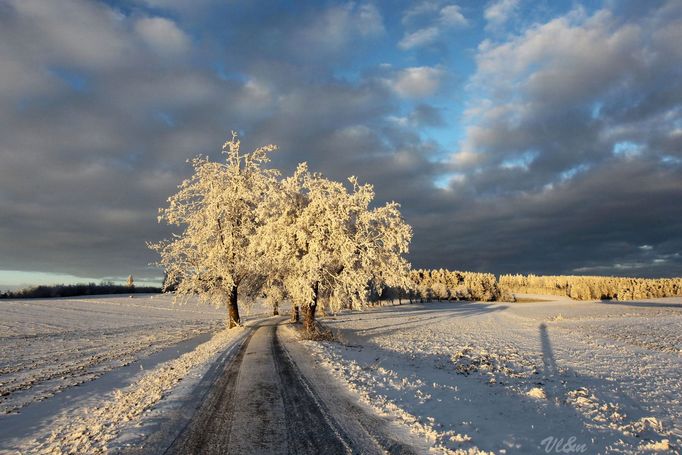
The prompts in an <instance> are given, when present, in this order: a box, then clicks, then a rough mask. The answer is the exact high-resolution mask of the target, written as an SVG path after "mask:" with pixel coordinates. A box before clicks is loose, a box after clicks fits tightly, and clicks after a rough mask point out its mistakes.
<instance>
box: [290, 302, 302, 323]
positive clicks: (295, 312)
mask: <svg viewBox="0 0 682 455" xmlns="http://www.w3.org/2000/svg"><path fill="white" fill-rule="evenodd" d="M299 319H300V318H299V315H298V306H297V305H294V306H293V307H291V322H298V320H299Z"/></svg>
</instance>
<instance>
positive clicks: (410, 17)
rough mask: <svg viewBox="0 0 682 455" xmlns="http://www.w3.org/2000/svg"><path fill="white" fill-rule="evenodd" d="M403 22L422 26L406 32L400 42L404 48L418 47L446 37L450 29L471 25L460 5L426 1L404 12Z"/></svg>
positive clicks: (410, 25)
mask: <svg viewBox="0 0 682 455" xmlns="http://www.w3.org/2000/svg"><path fill="white" fill-rule="evenodd" d="M402 23H403V24H406V25H407V26H409V27H412V26H413V25H415V24H421V26H420V27H418V28H416V29H414V30H412V31H410V32H407V33H405V35H404V36H403V38H402V39H401V40H400V41H399V42H398V47H399V48H400V49H402V50H410V49H416V48H420V47H423V46H427V45H431V44H434V43H437V42H439V41H440V40H442V39H444V37H445V35H446V34H447V32H448V31H450V30H453V29H459V28H462V27H466V26H467V25H469V21H468V20H467V19H466V18H465V17H464V15H463V14H462V10H461V8H460V7H459V6H458V5H455V4H445V5H442V4H441V3H440V2H435V1H425V2H420V3H417V4H416V5H412V6H411V7H410V8H408V9H407V10H406V11H405V12H404V13H403V18H402Z"/></svg>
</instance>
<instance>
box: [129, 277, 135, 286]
mask: <svg viewBox="0 0 682 455" xmlns="http://www.w3.org/2000/svg"><path fill="white" fill-rule="evenodd" d="M128 287H129V288H133V287H135V280H134V279H133V276H132V275H128Z"/></svg>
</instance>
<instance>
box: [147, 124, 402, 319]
mask: <svg viewBox="0 0 682 455" xmlns="http://www.w3.org/2000/svg"><path fill="white" fill-rule="evenodd" d="M275 150H276V147H275V146H273V145H269V146H266V147H261V148H259V149H256V150H255V151H253V152H251V153H242V152H241V151H240V142H239V140H238V139H237V136H236V134H234V133H233V135H232V138H231V140H229V141H228V142H226V143H225V145H224V146H223V151H224V153H225V154H226V155H227V160H226V162H224V163H222V162H213V161H210V160H209V159H207V158H202V157H199V158H196V159H194V160H192V165H193V168H194V174H193V175H192V177H190V178H189V179H187V180H185V181H184V182H182V183H181V185H180V186H179V190H178V192H177V193H176V194H175V195H173V196H171V197H170V198H169V199H168V207H167V208H162V209H160V216H159V221H164V222H167V223H169V224H170V225H172V226H176V227H178V228H180V232H178V233H176V234H174V235H173V237H172V238H171V239H168V240H164V241H162V242H159V243H153V244H150V245H149V246H150V247H151V248H152V249H154V250H156V251H157V252H158V253H159V254H160V256H161V259H160V261H159V265H160V266H161V267H163V268H164V269H165V270H166V273H167V279H166V282H167V283H172V285H173V286H174V287H175V290H176V295H178V296H183V295H194V294H198V295H199V297H200V298H201V299H202V300H205V301H209V302H212V303H215V304H222V303H223V302H225V301H227V307H228V320H229V327H230V328H231V327H234V326H235V325H237V324H239V322H240V316H239V304H238V302H239V297H240V296H242V297H256V296H265V297H266V299H267V300H268V301H270V302H272V304H273V306H275V305H278V304H279V302H281V301H282V300H283V299H288V300H289V301H290V302H291V303H292V305H293V307H294V308H295V311H294V314H298V309H299V308H300V310H301V312H302V313H303V315H304V322H305V327H306V329H307V330H309V331H310V330H313V328H314V321H315V315H316V310H317V307H318V302H319V301H320V299H322V298H324V299H325V301H326V303H327V305H328V306H329V308H330V309H331V310H338V309H340V308H342V307H347V308H361V307H362V306H364V305H365V304H366V302H367V301H368V296H369V295H370V294H371V293H378V292H381V290H382V289H384V288H385V287H389V286H390V287H401V288H409V284H410V283H409V269H410V266H409V264H408V262H407V261H406V260H405V258H404V255H405V254H406V253H407V252H408V247H409V243H410V240H411V237H412V229H411V228H410V226H409V225H407V224H406V223H405V222H404V220H403V219H402V216H401V214H400V211H399V205H398V204H397V203H395V202H391V203H388V204H386V205H384V206H381V207H377V208H372V207H371V204H372V201H373V199H374V190H373V187H372V186H371V185H368V184H365V185H361V184H360V183H359V182H358V180H357V179H356V178H355V177H351V178H349V182H350V188H348V187H347V186H346V185H343V184H342V183H340V182H335V181H332V180H329V179H327V178H325V177H323V176H322V175H320V174H318V173H314V172H311V171H310V170H309V169H308V167H307V165H306V164H305V163H302V164H300V165H299V166H298V167H297V169H296V171H295V172H294V173H293V175H291V176H288V177H282V176H281V174H280V172H279V171H278V170H276V169H272V168H269V167H267V163H268V162H269V161H270V154H271V153H272V152H273V151H275Z"/></svg>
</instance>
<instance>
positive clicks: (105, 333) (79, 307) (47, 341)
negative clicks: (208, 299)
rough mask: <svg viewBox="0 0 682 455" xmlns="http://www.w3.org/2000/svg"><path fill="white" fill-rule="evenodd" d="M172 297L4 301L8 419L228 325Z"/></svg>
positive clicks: (2, 350)
mask: <svg viewBox="0 0 682 455" xmlns="http://www.w3.org/2000/svg"><path fill="white" fill-rule="evenodd" d="M224 319H225V310H224V309H222V310H220V309H215V308H212V307H208V306H206V305H201V306H199V305H198V304H197V303H195V302H190V303H187V304H186V305H182V306H179V305H173V304H172V298H171V297H170V296H166V295H160V294H155V295H144V294H138V295H135V296H134V297H133V298H130V297H129V296H127V295H124V296H115V297H114V296H102V297H87V298H64V299H45V300H42V299H41V300H33V299H23V300H0V415H2V414H10V413H15V412H17V411H19V410H20V409H21V408H23V407H24V406H26V405H28V404H30V403H33V402H35V401H37V400H44V399H45V398H47V397H50V396H52V395H54V394H55V393H56V392H59V391H61V390H63V389H66V388H69V387H72V386H76V385H79V384H82V383H85V382H88V381H91V380H93V379H95V378H98V377H100V376H102V375H103V374H104V373H106V372H108V371H111V370H113V369H116V368H120V367H123V366H125V365H128V364H130V363H132V362H134V361H136V360H138V359H141V358H145V357H148V356H150V355H152V354H153V353H155V352H158V351H162V350H164V349H166V348H168V347H170V346H172V345H175V344H177V343H180V342H182V341H183V340H188V339H191V338H194V337H197V336H198V335H200V334H202V333H206V332H214V331H216V330H218V329H219V328H221V327H223V321H224Z"/></svg>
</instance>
